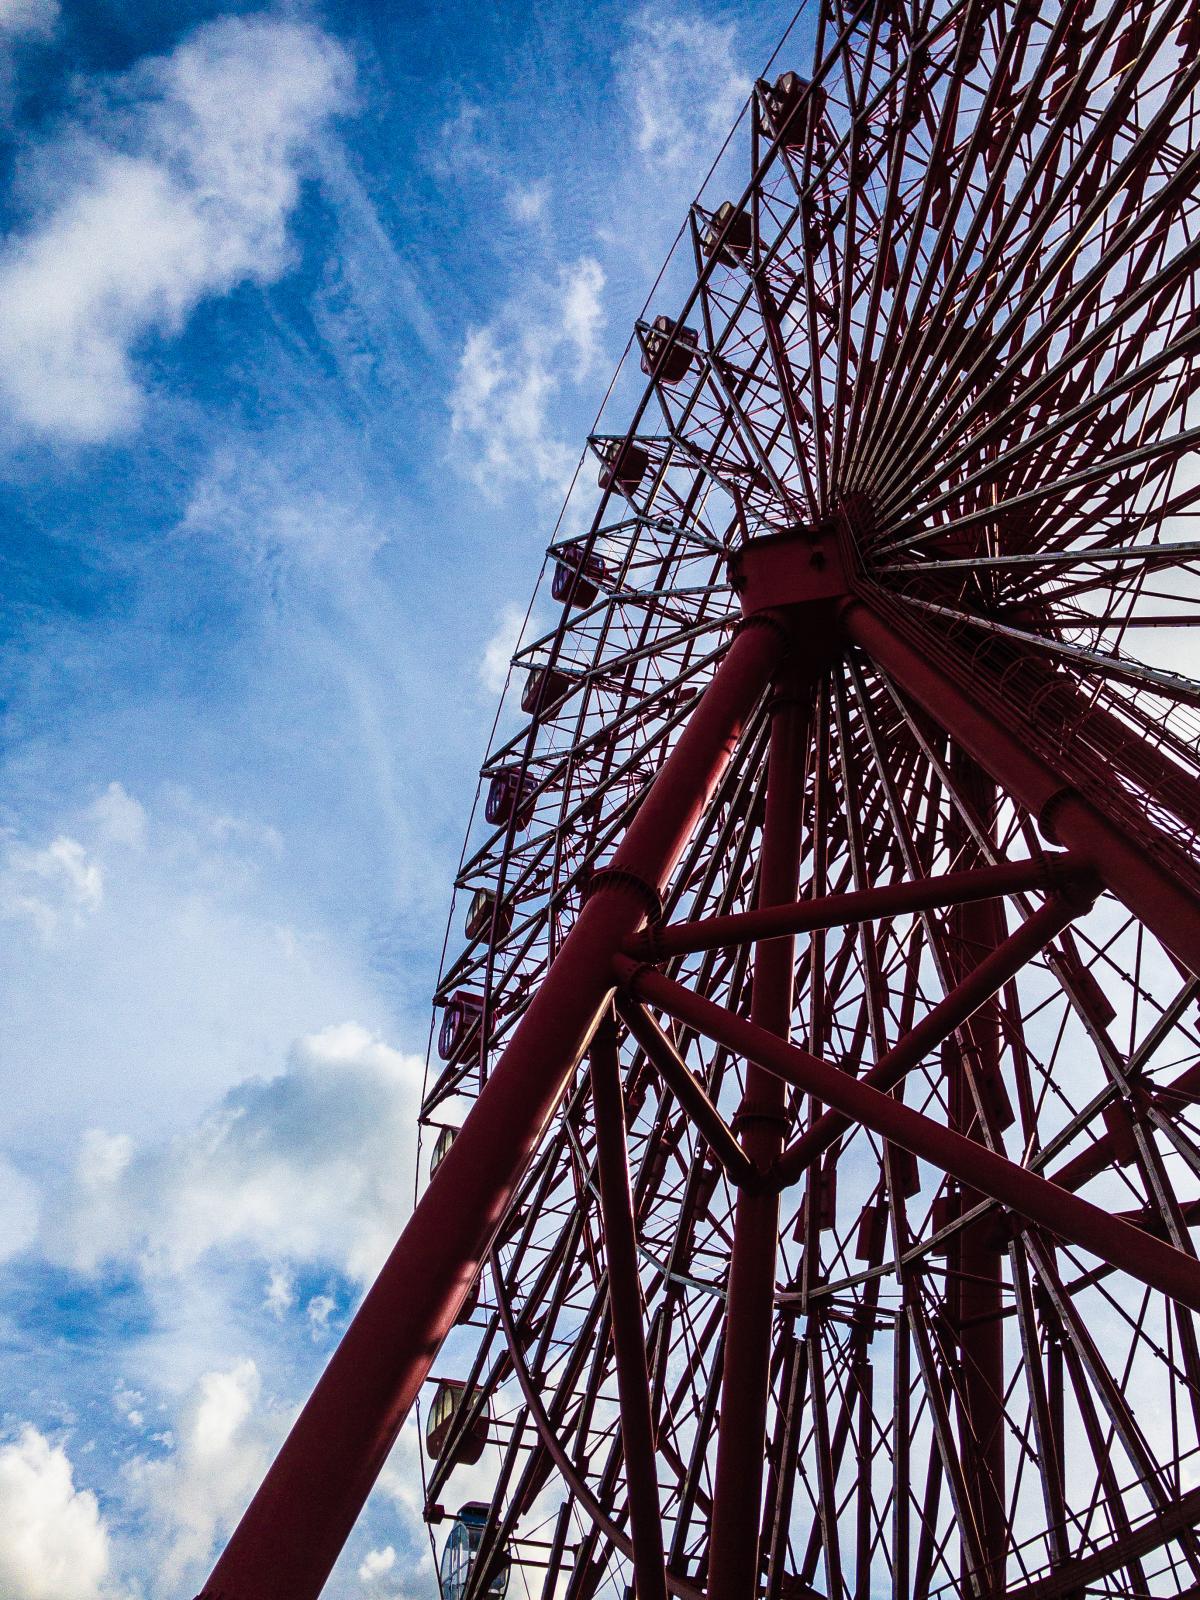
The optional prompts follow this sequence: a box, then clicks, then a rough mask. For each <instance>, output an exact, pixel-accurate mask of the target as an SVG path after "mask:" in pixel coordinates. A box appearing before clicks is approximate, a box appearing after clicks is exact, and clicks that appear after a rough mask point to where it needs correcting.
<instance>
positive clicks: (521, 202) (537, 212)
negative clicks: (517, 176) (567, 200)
mask: <svg viewBox="0 0 1200 1600" xmlns="http://www.w3.org/2000/svg"><path fill="white" fill-rule="evenodd" d="M504 203H505V205H506V206H507V207H508V210H509V213H510V215H511V216H512V217H513V218H514V219H515V220H516V221H517V222H531V223H532V222H544V221H545V219H546V209H547V207H548V206H549V204H550V185H549V184H548V183H547V182H546V180H545V179H544V178H541V179H539V180H538V182H536V183H530V184H514V185H513V187H512V188H511V189H510V190H509V191H508V193H507V194H506V195H505V197H504Z"/></svg>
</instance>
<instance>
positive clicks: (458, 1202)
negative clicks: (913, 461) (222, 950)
mask: <svg viewBox="0 0 1200 1600" xmlns="http://www.w3.org/2000/svg"><path fill="white" fill-rule="evenodd" d="M789 643H790V635H789V632H788V629H787V627H786V626H785V625H784V624H783V623H781V622H780V621H779V619H778V618H776V617H774V616H772V615H771V614H763V615H760V616H756V617H754V618H752V619H750V621H749V622H748V623H746V624H745V625H744V626H743V627H742V629H741V631H740V632H739V633H738V634H737V635H736V636H735V637H734V639H733V641H732V643H731V644H730V646H729V649H728V651H727V652H726V654H725V657H724V659H723V660H722V662H721V664H720V666H719V667H718V668H717V671H716V673H715V674H714V676H713V679H712V682H711V683H710V684H709V686H708V688H707V689H706V690H705V692H704V694H703V695H702V696H701V697H700V699H699V701H698V702H697V704H696V708H695V710H694V711H693V712H692V714H691V716H690V717H689V719H688V721H687V724H686V726H685V727H684V729H683V731H682V732H681V734H680V736H679V739H678V741H677V743H676V745H675V747H674V749H673V750H672V751H671V754H670V755H669V756H668V757H667V759H666V761H665V762H664V763H663V765H662V767H661V768H660V769H659V772H658V775H657V777H656V778H655V780H654V782H653V783H652V784H651V785H650V788H649V789H648V790H647V792H646V797H645V799H644V800H643V801H642V804H641V805H640V806H639V808H638V810H637V814H636V815H635V817H634V819H633V821H632V822H631V823H630V826H629V829H628V831H627V832H626V834H625V837H624V838H623V839H622V841H621V843H620V845H619V846H618V848H617V850H616V853H615V854H614V856H613V858H612V861H611V863H610V864H609V866H608V867H607V868H606V869H604V870H602V871H601V872H598V873H597V874H596V875H595V877H594V878H593V880H592V892H591V895H590V897H589V899H588V901H587V904H586V905H585V906H584V907H583V909H582V911H581V912H580V914H579V916H578V918H577V919H576V922H575V924H574V926H573V927H572V928H571V931H570V932H569V933H568V934H567V936H566V938H565V939H564V940H563V943H562V945H561V947H560V949H559V951H558V954H557V956H556V957H555V959H554V962H553V964H552V965H551V967H550V970H549V972H548V973H547V975H546V977H545V979H544V980H543V982H542V985H541V987H540V989H539V990H538V991H537V993H536V994H535V995H534V997H533V999H532V1001H531V1002H530V1005H529V1008H528V1010H527V1011H526V1012H525V1014H524V1015H523V1016H522V1018H521V1020H520V1022H519V1023H518V1024H517V1027H516V1028H515V1029H514V1031H513V1035H512V1038H511V1039H510V1041H509V1043H508V1045H507V1047H506V1048H505V1050H504V1052H503V1054H502V1055H501V1056H500V1058H499V1060H498V1061H497V1062H496V1064H495V1066H494V1067H493V1069H492V1071H491V1073H490V1075H489V1077H488V1079H487V1081H486V1083H485V1084H484V1086H483V1088H482V1090H481V1091H480V1094H479V1098H478V1099H477V1100H476V1102H475V1105H474V1107H473V1108H472V1110H471V1112H470V1114H469V1115H468V1116H467V1118H466V1120H465V1121H464V1123H463V1125H462V1128H461V1129H460V1131H459V1133H458V1136H457V1138H456V1139H455V1141H454V1143H453V1145H451V1147H450V1150H449V1152H448V1153H447V1155H446V1157H445V1159H444V1160H443V1161H442V1163H441V1165H440V1166H439V1167H438V1170H437V1172H436V1173H435V1174H434V1176H433V1178H432V1179H431V1180H430V1182H429V1184H428V1186H427V1188H426V1190H425V1193H424V1194H423V1195H422V1197H421V1199H420V1200H419V1201H418V1203H417V1206H416V1209H415V1210H414V1211H413V1214H412V1217H411V1218H410V1220H409V1222H408V1225H407V1227H406V1228H405V1229H404V1232H403V1233H402V1234H401V1236H400V1238H399V1240H398V1241H397V1243H396V1246H395V1248H394V1249H393V1251H392V1253H391V1255H390V1256H389V1257H388V1259H387V1261H386V1262H385V1263H384V1266H383V1268H382V1270H381V1272H380V1274H379V1277H378V1278H377V1279H376V1280H375V1283H374V1284H373V1285H372V1287H371V1289H370V1290H369V1291H368V1293H367V1296H366V1298H365V1299H364V1300H363V1303H362V1305H361V1306H360V1307H359V1309H358V1311H357V1312H356V1314H355V1316H354V1319H353V1321H352V1322H351V1323H350V1326H349V1327H348V1328H347V1329H346V1332H345V1333H344V1334H343V1336H342V1340H341V1343H340V1344H339V1345H338V1348H337V1349H336V1350H335V1351H334V1354H333V1356H332V1358H331V1360H330V1362H329V1365H328V1366H327V1367H326V1369H325V1371H324V1373H323V1374H322V1376H321V1378H320V1380H319V1382H318V1384H317V1386H316V1388H315V1389H314V1391H313V1393H312V1395H311V1397H310V1398H309V1400H308V1402H307V1404H306V1405H305V1407H304V1409H303V1410H302V1411H301V1413H300V1415H299V1417H298V1418H297V1419H296V1421H295V1423H294V1424H293V1427H292V1431H291V1433H290V1434H289V1435H288V1437H287V1438H286V1439H285V1441H284V1443H283V1446H282V1448H281V1449H280V1451H279V1454H278V1455H277V1456H276V1458H275V1460H274V1462H273V1463H272V1465H271V1467H270V1469H269V1471H268V1473H267V1476H266V1477H265V1479H264V1480H263V1482H262V1485H261V1486H260V1488H259V1490H258V1492H257V1494H256V1495H255V1496H254V1499H253V1500H252V1501H251V1503H250V1505H249V1507H248V1508H247V1510H246V1512H245V1514H244V1515H243V1517H242V1520H241V1522H240V1523H239V1524H238V1526H237V1528H236V1529H235V1531H234V1534H233V1537H232V1539H231V1540H230V1542H229V1544H228V1545H227V1547H226V1549H225V1551H224V1554H223V1555H222V1556H221V1557H220V1558H219V1560H218V1562H217V1564H216V1566H215V1567H214V1568H213V1571H212V1574H211V1576H210V1578H209V1580H208V1583H207V1584H206V1586H205V1588H204V1589H203V1590H202V1591H201V1596H200V1600H316V1596H317V1595H319V1594H320V1592H321V1589H322V1588H323V1587H324V1584H325V1581H326V1579H327V1578H328V1576H329V1574H330V1572H331V1570H332V1569H333V1565H334V1562H335V1561H336V1560H337V1558H338V1556H339V1554H340V1553H341V1550H342V1546H343V1545H344V1544H345V1542H346V1540H347V1538H348V1537H349V1535H350V1532H351V1530H352V1528H353V1527H354V1524H355V1522H356V1521H357V1519H358V1515H359V1512H360V1511H361V1510H362V1507H363V1504H364V1502H365V1501H366V1498H367V1495H368V1494H369V1493H370V1491H371V1487H372V1485H373V1484H374V1482H375V1480H376V1478H377V1477H378V1476H379V1472H380V1470H381V1468H382V1467H383V1464H384V1462H385V1461H386V1460H387V1457H388V1453H389V1451H390V1450H391V1448H392V1446H393V1444H394V1443H395V1441H396V1437H397V1435H398V1434H399V1432H400V1429H401V1427H402V1425H403V1423H404V1419H405V1417H406V1416H407V1415H408V1412H409V1410H410V1409H411V1407H412V1404H413V1401H414V1400H415V1399H416V1396H417V1392H418V1390H419V1389H420V1387H421V1385H422V1383H424V1381H425V1377H426V1375H427V1373H428V1372H429V1368H430V1366H431V1365H432V1363H433V1360H434V1357H435V1356H436V1354H437V1351H438V1349H439V1347H440V1346H441V1343H442V1340H443V1339H444V1338H445V1336H446V1334H447V1333H448V1332H449V1330H450V1328H451V1327H452V1326H453V1324H454V1319H455V1317H456V1316H457V1314H458V1310H459V1307H460V1306H461V1305H462V1303H463V1301H464V1299H465V1298H466V1296H467V1293H468V1291H469V1290H470V1287H471V1284H472V1283H473V1282H474V1280H475V1276H476V1274H477V1273H478V1271H479V1269H480V1266H481V1264H482V1263H483V1261H484V1259H485V1257H486V1255H487V1253H488V1250H489V1248H490V1246H491V1243H492V1240H493V1239H494V1237H495V1235H496V1232H497V1230H498V1229H499V1227H500V1225H501V1223H502V1221H503V1219H504V1215H505V1212H506V1211H507V1209H508V1205H509V1202H510V1201H511V1199H512V1197H513V1194H514V1193H515V1191H516V1188H517V1186H518V1184H519V1183H520V1181H521V1178H522V1176H523V1174H524V1173H525V1170H526V1168H527V1167H528V1165H529V1163H530V1161H531V1160H532V1159H533V1155H534V1152H535V1151H536V1149H537V1147H538V1143H539V1141H540V1140H541V1137H542V1134H543V1132H544V1131H545V1128H546V1125H547V1123H548V1122H549V1121H550V1118H551V1117H552V1116H553V1115H554V1112H555V1110H556V1109H557V1107H558V1104H559V1102H560V1100H561V1099H562V1096H563V1093H564V1091H565V1089H566V1085H567V1083H568V1081H569V1079H570V1075H571V1072H572V1071H573V1069H574V1067H575V1063H576V1062H577V1061H578V1060H579V1058H580V1056H581V1055H582V1053H583V1051H584V1050H585V1049H586V1048H587V1045H588V1042H589V1040H590V1039H591V1036H592V1033H593V1031H594V1030H595V1028H596V1025H597V1023H598V1021H599V1019H600V1017H601V1015H602V1013H603V1011H604V1008H605V1007H606V1006H607V1004H608V1001H609V998H610V996H611V993H612V988H613V979H612V968H611V962H612V959H613V955H614V953H615V952H616V951H618V950H620V948H621V946H622V945H623V944H624V943H625V941H626V940H627V939H629V938H631V937H632V936H633V935H634V934H635V933H636V932H637V930H638V929H639V928H640V927H641V925H642V923H643V922H644V921H645V919H646V917H647V915H648V914H651V913H652V912H653V910H654V909H655V908H656V906H657V902H658V898H659V896H660V895H661V893H662V891H663V889H664V888H665V887H666V884H667V881H668V879H669V877H670V874H671V871H672V869H673V868H674V866H675V863H676V862H677V861H678V860H679V857H680V856H681V854H682V853H683V851H684V849H685V847H686V845H687V842H688V840H689V839H690V837H691V835H692V833H693V831H694V829H695V827H696V824H697V823H698V822H699V820H700V818H701V816H702V815H703V813H704V808H705V806H706V805H707V803H708V799H709V796H710V795H711V794H712V791H713V789H714V788H715V786H716V784H717V781H718V779H719V778H720V776H721V774H722V772H724V770H725V767H726V766H727V764H728V762H729V760H730V757H731V755H732V753H733V751H734V749H735V747H736V744H737V740H738V737H739V735H740V733H741V730H742V728H743V727H744V726H745V723H746V720H747V719H748V718H749V717H750V716H751V714H752V713H753V711H754V708H755V707H756V705H757V704H758V702H759V700H760V699H761V697H762V693H763V690H764V689H765V688H766V686H767V683H768V682H769V681H770V679H771V677H772V675H773V674H774V672H775V671H776V669H777V667H778V664H779V662H780V661H781V660H782V659H783V656H784V654H785V652H786V650H787V648H788V645H789Z"/></svg>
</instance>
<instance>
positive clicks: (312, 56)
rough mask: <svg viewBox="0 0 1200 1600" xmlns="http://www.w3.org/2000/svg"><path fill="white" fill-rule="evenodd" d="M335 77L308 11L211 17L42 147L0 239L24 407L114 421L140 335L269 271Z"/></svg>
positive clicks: (12, 361)
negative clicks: (27, 206)
mask: <svg viewBox="0 0 1200 1600" xmlns="http://www.w3.org/2000/svg"><path fill="white" fill-rule="evenodd" d="M350 83H351V69H350V64H349V60H348V58H347V56H346V54H345V52H344V51H343V49H342V48H341V46H339V45H338V44H337V43H336V42H335V41H333V40H332V39H331V38H329V37H328V36H327V35H325V34H323V33H321V32H320V31H318V30H317V29H316V28H313V27H310V26H306V25H303V24H299V23H290V22H282V21H275V20H268V19H264V18H232V17H226V18H221V19H219V20H218V21H216V22H212V23H209V24H207V25H205V26H204V27H201V28H199V29H197V30H196V32H195V33H193V34H192V35H191V36H190V37H189V38H188V39H187V40H185V41H184V43H182V44H181V45H180V46H179V47H178V48H177V49H176V50H175V51H174V53H173V54H172V55H170V56H168V57H164V58H160V59H156V60H153V61H145V62H142V63H141V64H140V65H139V66H138V68H137V69H136V70H135V72H134V73H133V74H132V76H131V77H129V78H128V79H126V80H124V81H123V82H122V83H121V84H119V85H112V86H110V87H111V89H112V91H113V94H114V100H113V102H112V103H110V105H109V107H108V109H107V111H102V112H101V113H100V114H99V115H98V116H97V117H96V118H95V119H94V120H89V121H86V122H81V123H78V124H76V125H74V126H72V127H70V128H69V129H67V130H66V131H65V132H63V133H61V134H60V135H59V136H58V138H57V140H56V143H55V144H54V145H53V146H51V147H50V148H49V149H43V150H42V151H41V153H40V160H39V163H38V171H39V174H40V179H39V182H40V184H41V186H42V187H43V188H44V191H45V192H44V193H43V195H42V196H41V204H40V206H39V208H38V215H37V218H36V220H35V222H34V225H33V226H32V228H31V229H29V230H28V231H27V232H25V233H24V234H22V235H19V236H17V237H14V238H11V239H9V240H8V242H7V244H6V245H5V247H4V250H3V254H2V256H0V301H2V302H3V304H4V307H5V315H4V318H3V321H2V322H0V385H2V386H3V388H4V389H5V390H6V391H7V394H8V397H9V402H10V404H11V406H12V408H13V411H14V413H15V415H16V417H17V418H18V419H19V420H20V421H21V422H22V423H23V424H25V425H26V426H27V427H29V428H32V429H35V430H40V431H43V432H46V433H51V434H57V435H60V436H63V437H66V438H70V439H75V440H79V441H97V440H103V439H107V438H110V437H111V436H112V435H114V434H116V433H118V432H120V431H121V430H122V429H124V428H128V427H129V426H130V425H132V424H133V422H134V421H135V420H136V419H137V416H138V414H139V411H140V408H141V404H142V400H143V392H142V384H141V382H140V380H139V377H138V373H137V370H136V354H137V351H138V349H139V347H140V345H141V343H142V342H143V341H144V340H145V339H146V338H147V336H149V335H151V334H167V335H169V334H172V333H175V332H177V331H178V330H179V329H180V328H181V327H182V325H183V323H184V322H185V321H186V319H187V317H188V316H189V314H190V313H191V312H192V310H193V309H194V307H195V306H196V305H197V304H198V303H199V302H200V301H201V300H202V299H204V298H205V297H207V296H211V295H218V294H224V293H226V292H228V291H229V290H230V289H231V288H233V287H234V286H235V285H236V284H238V283H241V282H244V281H247V280H252V281H256V282H260V283H263V282H269V281H271V280H272V279H274V278H276V277H278V276H279V275H280V273H282V272H283V271H284V269H285V267H286V266H287V264H288V260H289V244H288V219H289V216H290V214H291V212H292V210H293V209H294V207H295V205H296V201H297V198H298V195H299V189H300V180H301V176H302V173H303V171H304V170H305V166H306V163H307V161H308V159H309V153H310V151H311V147H312V145H313V143H314V141H315V140H316V139H317V138H318V136H319V135H320V132H321V130H322V128H323V127H324V125H325V124H326V122H327V121H328V119H329V118H330V117H331V116H332V115H333V114H334V113H335V112H336V111H338V110H339V109H340V108H342V107H343V106H344V105H345V104H346V103H347V97H348V94H349V90H350ZM118 100H119V101H120V103H119V104H118Z"/></svg>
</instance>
